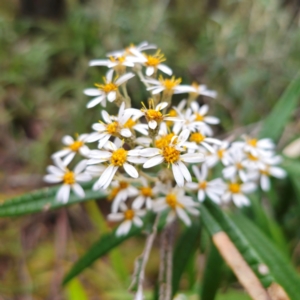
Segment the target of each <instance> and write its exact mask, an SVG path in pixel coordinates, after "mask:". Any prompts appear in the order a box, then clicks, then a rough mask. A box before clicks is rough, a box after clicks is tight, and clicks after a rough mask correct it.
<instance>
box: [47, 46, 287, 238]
mask: <svg viewBox="0 0 300 300" xmlns="http://www.w3.org/2000/svg"><path fill="white" fill-rule="evenodd" d="M150 51H154V53H152V54H151V53H150ZM165 61H166V58H165V56H164V54H162V53H161V51H160V50H157V49H156V46H155V45H151V44H148V43H146V42H144V43H142V44H140V45H138V46H133V45H131V46H130V47H128V48H126V49H124V50H120V51H115V52H111V53H109V54H108V57H107V58H106V59H98V60H92V61H91V62H90V66H92V67H94V66H101V67H105V68H108V70H107V73H106V76H105V77H104V78H103V81H102V82H99V83H95V87H94V88H88V89H86V90H84V93H85V94H86V95H88V96H91V97H93V98H92V99H91V100H90V101H89V102H88V103H87V108H92V107H96V106H97V105H100V106H102V107H105V106H106V101H109V102H112V103H114V104H116V106H117V107H118V112H117V113H116V114H110V113H109V112H107V111H106V110H105V109H102V111H101V120H99V121H98V122H97V123H94V124H92V130H93V131H92V132H90V133H87V134H81V135H79V136H77V137H76V138H75V139H74V138H72V137H71V136H65V137H64V138H63V139H62V142H63V144H64V145H65V147H64V148H63V149H62V150H60V151H58V152H56V153H54V154H53V155H52V159H53V161H54V164H55V166H49V167H48V172H49V173H50V174H48V175H46V176H45V178H44V179H45V181H47V182H49V183H62V186H61V187H60V189H59V190H58V193H57V200H58V201H61V202H63V203H66V202H67V201H68V199H69V195H70V191H71V189H72V190H73V191H74V192H75V193H76V194H77V195H78V196H79V197H84V190H83V188H82V187H81V185H80V184H79V183H81V182H86V181H90V180H94V181H93V182H94V183H93V189H94V190H100V189H101V190H105V191H106V192H107V199H108V200H109V201H111V203H112V205H111V207H112V208H111V213H110V214H109V215H108V219H109V220H110V221H118V222H119V221H121V225H120V226H119V227H118V229H117V231H116V234H117V235H126V234H127V233H128V232H129V230H130V228H131V227H132V226H133V225H134V226H138V227H141V226H142V225H143V216H144V215H145V214H146V213H147V211H152V212H153V213H160V212H162V211H167V220H168V221H169V222H171V221H172V220H174V218H176V217H178V218H180V219H181V220H182V221H183V222H184V223H185V224H186V225H187V226H189V225H190V224H191V222H192V219H191V216H196V215H198V214H199V205H201V202H202V201H204V200H205V199H206V198H210V199H211V200H212V201H214V202H215V203H217V204H220V205H228V203H229V202H230V201H231V200H232V202H233V203H234V204H235V205H236V206H243V205H249V203H250V202H249V199H248V197H247V194H249V193H252V192H253V191H254V190H255V189H257V188H258V185H260V186H261V189H262V190H264V191H267V190H269V188H270V184H271V183H270V177H271V176H273V177H277V178H283V177H284V176H285V171H284V170H283V169H281V168H280V167H278V166H277V165H278V164H279V163H280V162H281V158H280V157H279V156H278V155H276V153H275V145H274V144H273V142H272V141H271V140H270V139H261V140H257V139H255V138H250V137H248V136H243V137H242V140H240V141H235V142H231V143H230V142H229V141H226V140H225V141H221V140H220V139H218V138H215V137H213V133H214V130H213V126H215V125H217V124H219V123H220V120H219V119H218V118H217V117H214V116H210V115H209V106H208V104H206V103H207V102H209V99H211V98H215V97H216V96H217V93H216V92H215V91H212V90H209V89H208V88H207V87H206V86H205V85H200V84H198V83H192V84H191V85H187V84H181V81H182V80H181V78H178V77H175V76H174V75H173V71H172V70H171V68H170V67H168V66H167V65H165V64H164V62H165ZM133 78H135V79H138V80H139V81H140V84H141V86H144V88H145V89H146V91H147V92H148V93H149V98H148V99H139V100H140V101H139V102H141V103H142V105H141V107H132V106H131V98H130V96H129V94H128V91H127V86H128V84H129V83H130V81H131V80H133ZM174 94H183V95H184V96H183V97H182V98H183V100H182V101H181V102H180V103H179V104H178V105H174V104H173V103H172V98H173V95H174ZM199 95H202V96H203V97H202V98H201V102H200V101H199ZM203 101H204V102H203ZM200 103H201V104H200ZM81 158H83V159H82V160H81V161H80V162H79V163H78V164H77V165H76V166H75V168H74V171H71V170H70V169H69V165H70V164H72V163H74V162H75V161H76V160H77V161H78V160H79V159H81ZM216 166H222V168H219V167H216ZM218 170H221V171H218ZM193 195H195V196H193Z"/></svg>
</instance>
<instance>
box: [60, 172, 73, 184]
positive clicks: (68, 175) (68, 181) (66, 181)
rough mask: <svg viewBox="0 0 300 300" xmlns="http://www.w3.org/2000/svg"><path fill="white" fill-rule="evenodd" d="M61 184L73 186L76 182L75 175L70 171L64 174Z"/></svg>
mask: <svg viewBox="0 0 300 300" xmlns="http://www.w3.org/2000/svg"><path fill="white" fill-rule="evenodd" d="M63 182H64V184H70V185H72V184H74V183H75V182H76V181H75V174H74V173H73V172H71V171H68V172H66V173H65V175H64V177H63Z"/></svg>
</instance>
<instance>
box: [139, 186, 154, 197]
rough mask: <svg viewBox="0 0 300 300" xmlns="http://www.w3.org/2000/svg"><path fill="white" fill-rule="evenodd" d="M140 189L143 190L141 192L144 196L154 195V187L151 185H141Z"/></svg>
mask: <svg viewBox="0 0 300 300" xmlns="http://www.w3.org/2000/svg"><path fill="white" fill-rule="evenodd" d="M140 191H141V194H142V195H143V196H144V197H152V196H153V193H152V189H151V187H148V186H147V187H145V186H143V187H141V188H140Z"/></svg>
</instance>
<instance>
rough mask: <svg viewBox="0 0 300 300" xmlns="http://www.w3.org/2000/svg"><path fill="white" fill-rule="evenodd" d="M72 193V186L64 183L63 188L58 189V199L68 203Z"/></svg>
mask: <svg viewBox="0 0 300 300" xmlns="http://www.w3.org/2000/svg"><path fill="white" fill-rule="evenodd" d="M69 195H70V186H69V185H68V184H64V185H62V186H61V188H60V189H59V190H58V191H57V194H56V199H57V200H58V201H59V202H62V203H67V202H68V200H69Z"/></svg>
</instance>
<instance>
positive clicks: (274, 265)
mask: <svg viewBox="0 0 300 300" xmlns="http://www.w3.org/2000/svg"><path fill="white" fill-rule="evenodd" d="M203 206H205V207H206V208H207V210H206V209H204V210H203V209H201V213H202V215H203V214H210V217H209V218H214V219H215V221H216V222H217V223H218V224H219V225H220V226H221V230H222V231H225V232H226V233H227V234H228V236H229V237H230V239H231V241H232V242H233V243H234V244H235V246H236V247H237V249H238V250H239V252H240V253H241V254H242V256H243V257H244V259H245V260H246V262H247V263H248V265H249V266H250V267H251V269H252V270H253V271H254V273H255V274H256V275H257V277H258V278H259V280H260V281H261V283H262V284H263V285H264V286H265V287H268V286H269V285H270V284H271V283H272V282H274V281H275V282H277V283H279V284H280V285H281V286H282V287H283V288H284V289H285V291H286V292H287V293H288V295H289V296H290V298H291V299H295V300H296V299H297V297H298V295H299V292H300V278H299V276H298V275H297V273H296V271H295V270H294V269H293V268H292V267H291V265H290V263H289V262H288V261H287V260H286V258H285V257H284V256H282V254H281V253H280V251H278V250H277V249H276V245H274V244H272V242H271V241H269V240H268V238H267V237H266V236H265V235H264V234H263V233H262V232H261V230H259V229H258V228H257V227H256V226H255V225H254V224H253V222H251V221H250V220H247V219H246V218H245V217H244V216H242V215H239V216H232V217H229V216H228V215H227V214H225V213H224V212H222V210H221V209H220V208H219V207H218V206H217V205H215V204H214V203H212V202H210V201H206V202H205V205H203ZM203 223H204V225H205V226H206V227H207V228H208V229H209V227H210V226H211V224H212V223H211V222H210V223H205V221H204V220H203ZM209 231H210V230H209ZM261 265H266V266H267V267H268V269H269V273H263V272H260V271H259V266H261Z"/></svg>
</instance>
